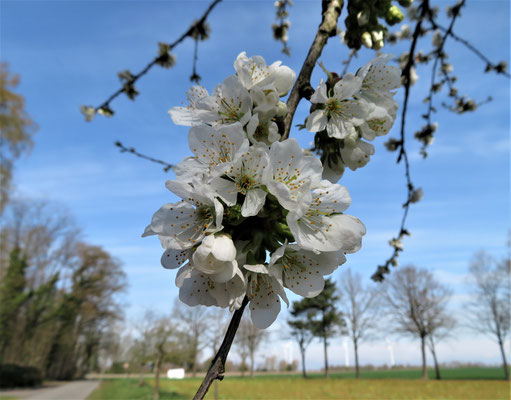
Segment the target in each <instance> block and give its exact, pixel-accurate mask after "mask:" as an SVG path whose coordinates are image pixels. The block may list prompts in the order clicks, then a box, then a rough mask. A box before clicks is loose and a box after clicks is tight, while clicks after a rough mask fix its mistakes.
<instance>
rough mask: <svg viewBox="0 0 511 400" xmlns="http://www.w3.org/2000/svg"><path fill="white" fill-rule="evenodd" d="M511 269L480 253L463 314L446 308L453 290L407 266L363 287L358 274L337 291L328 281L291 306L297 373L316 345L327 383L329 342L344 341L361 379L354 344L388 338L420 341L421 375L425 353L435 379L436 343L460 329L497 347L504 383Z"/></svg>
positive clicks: (347, 278) (344, 279)
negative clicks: (298, 356)
mask: <svg viewBox="0 0 511 400" xmlns="http://www.w3.org/2000/svg"><path fill="white" fill-rule="evenodd" d="M510 279H511V267H510V260H509V258H505V259H503V260H500V261H498V260H496V259H494V258H493V257H491V256H490V255H488V254H486V253H485V252H480V253H478V254H477V255H476V256H475V257H474V259H473V261H472V262H471V264H470V267H469V282H468V283H470V284H471V287H472V293H471V296H470V300H469V301H468V303H466V304H464V305H465V306H466V310H467V312H463V313H458V316H457V317H456V318H455V317H454V315H455V314H454V313H453V312H452V311H451V310H450V309H449V300H450V298H451V296H452V291H451V289H450V288H449V287H447V286H446V285H443V284H441V283H440V282H438V281H437V280H436V279H435V278H434V276H433V274H432V273H430V272H429V271H427V270H425V269H420V268H417V267H415V266H412V265H409V266H406V267H403V268H400V269H399V270H396V271H395V272H394V273H393V274H392V275H391V276H390V277H389V278H388V279H387V280H386V281H385V282H384V283H383V284H378V285H373V286H372V287H370V286H364V285H363V284H362V278H361V276H360V275H359V274H357V273H355V274H353V273H352V272H351V270H350V269H347V270H346V271H344V272H343V273H342V275H341V279H340V282H339V284H338V286H337V287H336V285H335V283H334V282H332V281H331V280H330V279H328V280H326V281H325V289H324V290H323V292H322V293H321V294H320V295H319V296H317V297H315V298H312V299H308V298H306V299H303V300H300V301H296V302H294V303H293V304H292V308H291V310H290V314H291V317H290V318H289V319H288V321H287V323H288V327H289V332H290V335H291V337H292V338H294V339H295V341H296V342H297V344H298V347H299V349H300V353H301V361H302V362H301V367H302V375H303V377H304V378H306V377H307V371H306V350H307V347H308V345H309V344H310V343H311V342H312V341H313V340H314V339H317V340H319V341H321V343H322V344H323V349H324V374H325V377H328V369H329V366H328V344H329V343H330V342H331V341H332V340H333V339H334V338H336V337H339V336H348V337H349V338H350V339H351V341H352V343H353V351H354V355H355V376H356V377H357V378H359V377H360V362H359V354H358V353H359V347H360V344H361V343H363V342H365V341H367V340H372V339H376V338H382V334H383V335H385V336H391V335H393V334H397V335H403V336H408V337H410V338H415V339H417V340H418V341H419V342H420V350H421V360H422V362H421V364H422V377H423V378H424V379H426V378H427V377H428V375H427V353H428V351H429V353H431V356H432V359H433V364H434V368H435V375H436V378H437V379H441V373H440V363H439V360H438V351H437V347H436V345H437V343H438V342H439V341H441V340H443V339H446V338H448V337H450V336H452V337H453V336H454V334H455V330H456V329H457V328H458V327H460V326H465V327H469V328H470V329H472V330H473V331H476V332H479V333H483V334H487V335H489V336H490V337H491V338H492V339H494V340H495V342H497V344H498V346H499V349H500V353H501V356H502V366H503V369H504V376H505V378H506V379H509V368H508V363H507V358H506V352H505V346H504V344H505V342H506V339H507V338H508V337H509V333H510V329H511V308H510V306H509V304H510V301H511V282H510ZM467 316H468V317H467Z"/></svg>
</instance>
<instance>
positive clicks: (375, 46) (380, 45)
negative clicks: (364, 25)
mask: <svg viewBox="0 0 511 400" xmlns="http://www.w3.org/2000/svg"><path fill="white" fill-rule="evenodd" d="M384 44H385V43H384V42H383V40H378V41H377V42H373V50H380V49H381V48H383V45H384Z"/></svg>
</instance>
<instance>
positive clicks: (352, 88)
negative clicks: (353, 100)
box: [334, 74, 362, 100]
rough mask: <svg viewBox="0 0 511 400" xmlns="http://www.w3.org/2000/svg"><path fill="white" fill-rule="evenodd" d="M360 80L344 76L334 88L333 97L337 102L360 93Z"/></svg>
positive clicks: (350, 75) (351, 76)
mask: <svg viewBox="0 0 511 400" xmlns="http://www.w3.org/2000/svg"><path fill="white" fill-rule="evenodd" d="M361 87H362V80H361V79H360V78H359V77H357V76H355V75H353V74H346V75H344V76H343V77H342V79H341V80H340V81H338V82H337V83H336V84H335V86H334V96H335V97H336V98H337V99H339V100H345V99H349V98H350V97H352V96H353V95H354V94H356V93H358V92H359V91H360V88H361Z"/></svg>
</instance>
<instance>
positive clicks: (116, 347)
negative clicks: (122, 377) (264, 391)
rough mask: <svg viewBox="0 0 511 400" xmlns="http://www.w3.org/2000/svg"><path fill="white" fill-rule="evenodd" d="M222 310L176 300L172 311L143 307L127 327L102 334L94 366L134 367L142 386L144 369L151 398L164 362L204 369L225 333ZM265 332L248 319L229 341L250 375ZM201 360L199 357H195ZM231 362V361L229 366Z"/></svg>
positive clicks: (191, 369)
mask: <svg viewBox="0 0 511 400" xmlns="http://www.w3.org/2000/svg"><path fill="white" fill-rule="evenodd" d="M228 316H229V314H228V312H227V311H226V310H224V309H218V308H214V307H211V308H207V307H193V308H188V307H186V306H185V305H184V304H183V303H181V302H180V301H179V300H177V299H176V301H175V304H174V307H173V309H172V311H171V312H170V313H168V314H157V313H155V312H152V311H147V312H146V313H144V315H143V316H142V317H141V318H140V319H139V320H137V321H135V322H134V323H133V324H131V326H130V329H126V327H124V328H123V327H122V326H120V325H119V324H117V325H114V326H112V329H113V331H112V332H109V333H108V337H109V338H110V341H109V345H108V346H105V347H104V348H103V349H102V352H101V357H100V365H99V370H101V371H103V372H105V371H111V372H123V371H124V372H138V373H139V385H141V386H142V385H144V374H145V373H146V372H150V371H151V372H152V373H153V374H154V381H155V385H154V397H155V398H158V397H159V378H160V375H161V374H162V373H165V372H166V369H167V368H169V367H174V368H176V367H182V368H184V369H185V370H186V371H187V372H191V374H192V376H196V373H197V372H198V371H204V368H207V367H208V366H209V363H210V361H211V359H207V360H204V357H203V355H204V354H205V353H207V354H211V355H214V354H215V353H216V351H217V350H218V348H219V347H220V344H221V340H222V338H223V335H224V334H225V330H226V325H227V319H228ZM266 337H267V333H266V332H265V331H263V330H259V329H257V328H256V327H254V325H253V324H252V323H251V322H250V321H249V320H248V319H244V320H243V321H242V323H241V325H240V329H239V333H238V335H237V338H236V341H235V343H234V346H235V348H236V351H237V353H238V356H239V361H240V362H239V365H238V369H239V371H240V372H242V374H244V373H245V372H246V371H249V373H250V376H253V374H254V369H255V356H256V352H257V350H258V348H259V347H260V345H261V343H262V342H263V340H264V339H265V338H266ZM201 361H202V362H201ZM232 367H233V365H232V363H231V369H232Z"/></svg>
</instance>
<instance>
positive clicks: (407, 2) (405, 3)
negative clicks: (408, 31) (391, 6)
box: [398, 0, 413, 7]
mask: <svg viewBox="0 0 511 400" xmlns="http://www.w3.org/2000/svg"><path fill="white" fill-rule="evenodd" d="M398 3H399V5H400V6H401V7H410V6H411V5H412V4H413V0H399V1H398Z"/></svg>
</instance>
